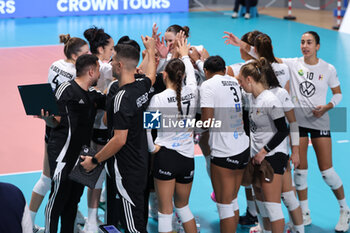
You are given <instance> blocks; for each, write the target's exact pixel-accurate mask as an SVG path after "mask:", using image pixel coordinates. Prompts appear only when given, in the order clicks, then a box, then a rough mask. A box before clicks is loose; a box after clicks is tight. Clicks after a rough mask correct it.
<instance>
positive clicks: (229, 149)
mask: <svg viewBox="0 0 350 233" xmlns="http://www.w3.org/2000/svg"><path fill="white" fill-rule="evenodd" d="M200 96H201V108H214V118H215V120H220V121H221V122H222V124H221V129H220V130H218V129H213V128H209V146H210V149H211V155H212V156H214V157H220V158H225V157H230V156H234V155H237V154H240V153H242V152H243V151H244V150H246V149H247V148H248V146H249V138H248V136H247V135H246V134H245V132H244V129H243V120H242V119H243V118H242V117H243V110H242V93H241V90H240V87H239V84H238V81H237V80H236V79H235V78H233V77H231V76H229V75H225V76H222V75H214V76H213V77H212V78H210V79H208V80H206V81H205V82H203V83H202V86H201V89H200Z"/></svg>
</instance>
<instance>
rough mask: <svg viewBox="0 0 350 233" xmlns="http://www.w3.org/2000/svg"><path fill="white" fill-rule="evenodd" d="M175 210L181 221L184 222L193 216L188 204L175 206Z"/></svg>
mask: <svg viewBox="0 0 350 233" xmlns="http://www.w3.org/2000/svg"><path fill="white" fill-rule="evenodd" d="M175 210H176V213H177V215H178V216H179V218H180V220H181V222H182V223H186V222H188V221H190V220H192V219H193V218H194V217H193V214H192V212H191V210H190V207H189V206H188V205H187V206H184V207H182V208H175Z"/></svg>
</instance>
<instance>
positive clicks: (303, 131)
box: [299, 126, 331, 138]
mask: <svg viewBox="0 0 350 233" xmlns="http://www.w3.org/2000/svg"><path fill="white" fill-rule="evenodd" d="M309 133H310V136H311V138H330V137H331V131H329V130H318V129H310V128H304V127H300V126H299V136H300V137H308V135H309Z"/></svg>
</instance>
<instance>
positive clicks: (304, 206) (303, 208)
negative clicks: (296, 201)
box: [300, 200, 309, 213]
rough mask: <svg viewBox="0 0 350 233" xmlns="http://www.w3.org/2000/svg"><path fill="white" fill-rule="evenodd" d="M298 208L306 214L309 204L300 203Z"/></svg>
mask: <svg viewBox="0 0 350 233" xmlns="http://www.w3.org/2000/svg"><path fill="white" fill-rule="evenodd" d="M300 206H301V210H302V212H303V213H306V212H307V211H309V202H308V200H304V201H300Z"/></svg>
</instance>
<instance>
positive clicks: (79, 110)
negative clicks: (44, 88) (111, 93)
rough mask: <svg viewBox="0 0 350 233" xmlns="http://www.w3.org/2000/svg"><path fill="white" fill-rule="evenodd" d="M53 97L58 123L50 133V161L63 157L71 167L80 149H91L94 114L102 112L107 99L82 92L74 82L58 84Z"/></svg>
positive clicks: (91, 92) (89, 91) (97, 94)
mask: <svg viewBox="0 0 350 233" xmlns="http://www.w3.org/2000/svg"><path fill="white" fill-rule="evenodd" d="M55 95H56V99H57V106H58V110H59V115H60V116H61V121H60V124H59V125H58V126H57V127H56V128H53V129H52V130H51V134H50V138H49V143H48V153H49V159H50V160H51V161H52V160H53V159H54V160H56V158H57V157H58V156H59V155H60V154H61V153H62V154H64V157H63V158H60V159H59V160H61V162H66V163H67V164H66V165H67V166H69V167H73V165H74V163H75V162H76V160H77V158H78V156H79V152H80V149H81V147H82V146H83V145H90V140H91V136H92V129H93V124H94V120H95V116H96V110H97V109H105V102H106V96H105V95H104V94H103V93H101V92H100V91H97V90H96V89H94V88H90V89H89V90H88V91H85V90H84V89H82V88H81V87H80V86H79V85H78V84H77V83H76V82H75V81H74V80H71V81H69V82H65V83H63V84H61V85H60V86H59V87H58V88H57V89H56V92H55ZM50 167H51V164H50ZM51 172H52V174H53V172H54V171H51Z"/></svg>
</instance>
